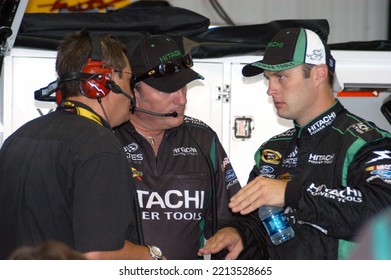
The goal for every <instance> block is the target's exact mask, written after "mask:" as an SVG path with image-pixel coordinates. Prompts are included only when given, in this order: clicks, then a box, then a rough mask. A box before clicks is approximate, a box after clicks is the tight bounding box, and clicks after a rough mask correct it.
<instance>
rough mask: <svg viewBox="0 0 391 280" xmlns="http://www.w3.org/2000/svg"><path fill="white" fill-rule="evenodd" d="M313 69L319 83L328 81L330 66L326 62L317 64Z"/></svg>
mask: <svg viewBox="0 0 391 280" xmlns="http://www.w3.org/2000/svg"><path fill="white" fill-rule="evenodd" d="M313 70H315V71H314V72H315V73H314V75H315V81H316V83H317V84H321V83H323V82H325V81H326V82H327V75H328V68H327V65H326V64H320V65H316V66H315V67H314V69H313Z"/></svg>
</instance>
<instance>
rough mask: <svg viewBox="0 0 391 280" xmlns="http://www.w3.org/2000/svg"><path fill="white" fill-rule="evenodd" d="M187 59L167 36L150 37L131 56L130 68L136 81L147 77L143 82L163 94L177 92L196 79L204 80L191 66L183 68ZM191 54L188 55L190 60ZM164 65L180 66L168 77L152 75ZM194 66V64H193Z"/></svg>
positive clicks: (138, 45) (140, 43) (140, 42)
mask: <svg viewBox="0 0 391 280" xmlns="http://www.w3.org/2000/svg"><path fill="white" fill-rule="evenodd" d="M184 57H185V55H184V53H183V51H182V50H181V49H180V48H179V46H178V44H177V43H176V42H175V41H174V40H173V39H172V38H170V37H169V36H166V35H148V36H146V37H144V38H142V39H141V40H140V41H139V43H138V44H137V46H136V47H135V49H134V50H133V52H132V54H131V56H130V67H131V68H132V73H133V75H134V78H135V80H136V81H138V78H139V77H140V76H144V77H145V75H146V76H147V77H146V78H143V79H142V81H143V82H145V83H146V84H148V85H149V86H151V87H153V88H155V89H157V90H159V91H162V92H167V93H171V92H175V91H177V90H179V89H180V88H182V87H184V86H185V85H187V84H188V83H190V82H191V81H193V80H196V79H204V78H203V77H202V76H201V75H200V74H198V73H197V72H195V71H194V70H192V69H191V68H190V67H189V66H185V67H184V66H183V64H182V61H181V60H182V59H183V58H184ZM189 57H190V59H191V62H192V58H191V56H190V54H187V55H186V59H187V60H188V59H189ZM164 63H174V64H175V65H178V67H177V68H176V71H175V72H174V73H171V74H167V75H150V76H149V73H152V72H151V71H153V69H156V68H158V67H159V65H161V64H164ZM191 65H192V64H191Z"/></svg>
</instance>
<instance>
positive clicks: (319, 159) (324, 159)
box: [308, 154, 335, 164]
mask: <svg viewBox="0 0 391 280" xmlns="http://www.w3.org/2000/svg"><path fill="white" fill-rule="evenodd" d="M334 156H335V154H332V155H316V154H310V156H309V158H308V162H309V163H314V164H330V163H333V161H334Z"/></svg>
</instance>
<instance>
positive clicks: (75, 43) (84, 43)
mask: <svg viewBox="0 0 391 280" xmlns="http://www.w3.org/2000/svg"><path fill="white" fill-rule="evenodd" d="M99 39H100V42H101V49H102V55H103V57H102V60H103V61H104V63H105V64H106V66H107V67H110V68H112V69H115V70H122V69H123V68H125V66H126V60H125V59H126V58H125V56H124V54H125V55H126V48H125V46H124V44H123V43H122V42H121V41H119V40H118V39H117V38H115V37H114V36H112V35H109V34H104V35H101V36H99ZM91 52H92V41H91V37H90V33H89V32H88V31H87V30H86V29H82V30H80V31H77V32H74V33H70V34H68V35H67V36H65V37H64V39H63V41H62V42H61V43H60V45H59V47H58V53H57V60H56V72H57V75H58V76H59V77H60V76H61V75H64V74H68V73H71V72H80V71H81V70H82V69H83V67H84V66H85V65H86V64H87V62H88V59H89V58H90V57H91ZM118 75H119V77H121V73H120V72H119V73H118ZM79 84H80V82H78V81H69V82H64V83H62V84H60V87H59V88H60V91H61V94H62V98H63V99H66V98H68V97H71V96H77V95H79V94H80V88H79Z"/></svg>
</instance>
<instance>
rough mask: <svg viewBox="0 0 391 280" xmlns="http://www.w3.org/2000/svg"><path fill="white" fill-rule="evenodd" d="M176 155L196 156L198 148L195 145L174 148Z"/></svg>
mask: <svg viewBox="0 0 391 280" xmlns="http://www.w3.org/2000/svg"><path fill="white" fill-rule="evenodd" d="M173 152H174V156H195V155H198V152H197V149H196V148H193V147H179V148H174V149H173Z"/></svg>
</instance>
